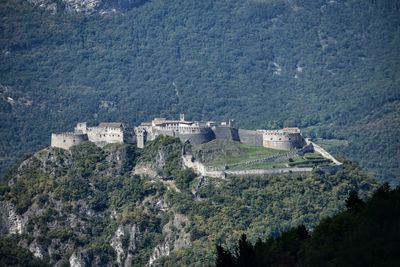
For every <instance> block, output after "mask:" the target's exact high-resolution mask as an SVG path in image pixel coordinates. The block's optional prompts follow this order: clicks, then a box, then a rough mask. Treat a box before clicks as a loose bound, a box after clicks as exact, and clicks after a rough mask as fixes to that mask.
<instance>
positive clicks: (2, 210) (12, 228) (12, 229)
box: [0, 203, 26, 235]
mask: <svg viewBox="0 0 400 267" xmlns="http://www.w3.org/2000/svg"><path fill="white" fill-rule="evenodd" d="M25 224H26V219H24V218H23V217H22V216H21V215H19V214H17V212H16V211H15V207H14V205H13V204H12V203H0V234H1V235H4V234H22V233H23V231H24V228H25Z"/></svg>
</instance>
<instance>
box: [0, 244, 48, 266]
mask: <svg viewBox="0 0 400 267" xmlns="http://www.w3.org/2000/svg"><path fill="white" fill-rule="evenodd" d="M0 266H32V267H45V266H50V265H48V264H47V263H46V262H45V261H42V260H40V259H37V258H35V257H34V256H33V254H32V253H31V252H30V251H29V250H27V249H25V248H22V247H20V246H18V244H17V242H16V241H15V239H14V238H12V237H8V238H0Z"/></svg>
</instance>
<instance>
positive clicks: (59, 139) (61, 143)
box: [51, 132, 89, 149]
mask: <svg viewBox="0 0 400 267" xmlns="http://www.w3.org/2000/svg"><path fill="white" fill-rule="evenodd" d="M88 140H89V139H88V136H87V135H86V134H81V133H75V132H67V133H60V134H57V133H52V134H51V146H52V147H59V148H63V149H69V148H70V147H71V146H75V145H79V144H80V143H82V142H85V141H88Z"/></svg>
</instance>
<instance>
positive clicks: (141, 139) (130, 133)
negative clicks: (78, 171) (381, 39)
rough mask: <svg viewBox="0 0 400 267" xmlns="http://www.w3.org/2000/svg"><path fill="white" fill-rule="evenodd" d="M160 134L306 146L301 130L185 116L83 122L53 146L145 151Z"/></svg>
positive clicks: (58, 137) (191, 139)
mask: <svg viewBox="0 0 400 267" xmlns="http://www.w3.org/2000/svg"><path fill="white" fill-rule="evenodd" d="M160 135H166V136H172V137H176V138H179V139H180V140H181V141H182V142H187V141H188V142H190V143H191V144H194V145H196V144H203V143H207V142H210V141H212V140H215V139H216V140H231V141H238V142H241V143H243V144H247V145H253V146H264V147H268V148H273V149H279V150H292V149H295V148H302V147H303V146H305V145H306V142H305V140H304V138H303V136H302V135H301V133H300V130H299V129H298V128H284V129H281V130H245V129H237V128H235V127H233V125H232V121H231V120H230V121H229V122H222V123H220V124H217V123H215V122H212V121H206V122H203V121H201V122H198V121H187V120H185V116H184V114H181V116H180V118H179V120H168V119H166V118H154V119H153V120H152V121H150V122H143V123H141V124H140V125H139V126H138V127H136V128H135V129H129V128H126V127H125V126H124V124H122V123H119V122H111V123H104V122H103V123H100V124H99V125H98V126H95V127H88V126H87V124H86V123H85V122H82V123H78V124H77V125H76V127H75V129H74V132H72V133H61V134H52V137H51V146H52V147H60V148H64V149H69V148H70V147H71V146H73V145H77V144H79V143H82V142H84V141H91V142H94V143H96V144H97V145H99V146H102V145H105V144H109V143H118V144H122V143H131V144H134V143H136V145H137V147H139V148H143V147H144V146H145V144H146V142H148V141H152V140H154V139H156V138H157V136H160Z"/></svg>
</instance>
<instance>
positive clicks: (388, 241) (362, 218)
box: [216, 185, 400, 267]
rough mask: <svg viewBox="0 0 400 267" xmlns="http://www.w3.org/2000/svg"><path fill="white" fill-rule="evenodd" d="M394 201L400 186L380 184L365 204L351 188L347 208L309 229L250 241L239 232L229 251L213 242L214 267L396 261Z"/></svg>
mask: <svg viewBox="0 0 400 267" xmlns="http://www.w3.org/2000/svg"><path fill="white" fill-rule="evenodd" d="M399 205H400V189H399V188H397V189H394V190H390V189H389V187H388V185H384V186H382V187H381V188H379V189H378V190H377V191H376V192H375V193H374V195H373V196H372V198H371V199H369V200H368V201H367V202H366V203H365V202H363V201H362V200H361V199H360V198H358V196H357V193H355V192H352V193H351V194H350V196H349V198H348V199H347V201H346V207H347V211H344V212H341V213H339V214H337V215H335V216H333V217H331V218H327V219H325V220H323V221H322V222H321V223H319V224H318V225H317V226H316V227H315V229H314V231H313V232H309V231H308V230H307V229H306V228H305V227H304V226H298V227H296V228H293V229H292V230H289V231H287V232H284V233H282V235H280V236H279V237H276V238H269V239H267V240H265V241H262V240H261V239H259V240H258V241H257V242H256V243H255V244H252V243H251V242H249V241H248V240H247V237H246V235H243V236H242V238H241V239H240V240H239V242H238V245H237V247H236V250H235V251H234V252H230V251H229V250H226V249H224V247H223V246H220V245H218V246H217V252H218V257H217V260H216V266H217V267H224V266H226V267H228V266H229V267H234V266H399V265H400V255H399V253H398V248H399V240H400V235H399V231H398V225H399V223H400V212H399V211H400V206H399Z"/></svg>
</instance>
